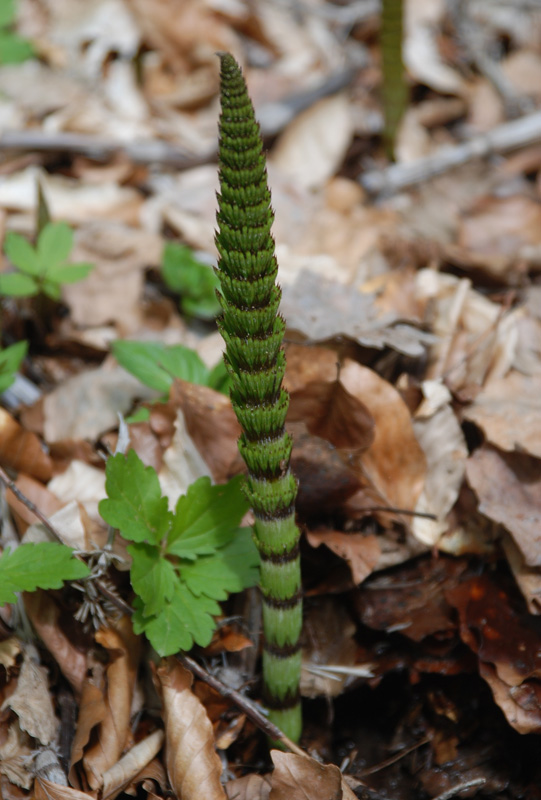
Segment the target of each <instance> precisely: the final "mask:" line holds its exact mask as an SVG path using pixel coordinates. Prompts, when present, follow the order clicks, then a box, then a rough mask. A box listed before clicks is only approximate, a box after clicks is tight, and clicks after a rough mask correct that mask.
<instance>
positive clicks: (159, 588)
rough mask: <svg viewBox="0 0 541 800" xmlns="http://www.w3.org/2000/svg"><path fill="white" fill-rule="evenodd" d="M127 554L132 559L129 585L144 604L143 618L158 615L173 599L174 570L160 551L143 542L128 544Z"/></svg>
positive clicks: (175, 581)
mask: <svg viewBox="0 0 541 800" xmlns="http://www.w3.org/2000/svg"><path fill="white" fill-rule="evenodd" d="M128 553H129V554H130V556H131V557H132V559H133V562H132V567H131V572H130V577H131V585H132V586H133V590H134V592H136V593H137V594H138V595H139V597H140V598H141V600H142V601H143V603H144V608H142V613H143V616H145V617H150V616H154V615H155V614H159V613H160V612H161V610H162V608H163V607H164V606H165V604H166V602H167V601H168V600H171V598H172V597H173V593H174V590H175V585H176V584H177V582H178V577H177V574H176V572H175V568H174V567H173V565H172V564H171V562H170V561H168V560H167V559H166V558H162V557H161V555H160V549H159V548H158V547H156V546H155V545H151V544H146V543H144V542H138V543H137V544H130V546H129V547H128Z"/></svg>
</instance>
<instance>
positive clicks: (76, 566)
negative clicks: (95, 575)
mask: <svg viewBox="0 0 541 800" xmlns="http://www.w3.org/2000/svg"><path fill="white" fill-rule="evenodd" d="M89 574H90V570H89V569H88V567H87V566H86V564H84V563H83V562H82V561H79V560H77V559H76V558H73V550H72V548H71V547H66V545H63V544H56V543H54V542H41V543H40V544H22V545H20V547H18V548H17V549H16V550H15V551H14V552H13V553H12V552H10V551H9V549H6V550H5V551H4V552H3V554H2V556H0V605H4V604H5V603H14V602H16V600H17V598H16V596H15V592H23V591H24V592H33V591H35V590H36V589H60V587H61V586H62V584H63V583H64V581H69V580H78V579H79V578H85V577H86V576H87V575H89Z"/></svg>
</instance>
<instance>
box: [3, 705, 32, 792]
mask: <svg viewBox="0 0 541 800" xmlns="http://www.w3.org/2000/svg"><path fill="white" fill-rule="evenodd" d="M31 742H32V740H31V738H30V736H29V735H28V734H27V733H26V732H25V731H22V730H21V728H20V725H19V722H18V720H17V718H16V717H15V719H14V720H13V722H12V723H11V725H10V726H9V729H8V731H7V735H6V733H5V731H2V742H1V743H0V774H1V775H5V776H6V778H8V780H10V781H11V783H14V784H15V785H16V786H20V787H21V788H23V789H30V787H31V786H32V783H33V781H34V776H33V774H32V772H31V767H30V764H31V759H32V747H31Z"/></svg>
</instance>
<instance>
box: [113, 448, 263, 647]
mask: <svg viewBox="0 0 541 800" xmlns="http://www.w3.org/2000/svg"><path fill="white" fill-rule="evenodd" d="M105 488H106V492H107V499H106V500H102V501H101V503H100V505H99V510H100V514H101V516H102V517H103V519H104V520H105V521H106V522H107V523H108V524H109V525H111V526H112V527H113V528H117V529H118V530H119V531H120V533H121V534H122V536H123V537H124V538H125V539H128V540H129V541H131V542H132V543H133V544H130V545H129V546H128V553H129V554H130V556H131V557H132V566H131V573H130V574H131V583H132V587H133V590H134V592H135V594H136V597H135V603H134V608H135V613H134V616H133V626H134V630H135V632H136V633H144V634H145V635H146V636H147V638H148V640H149V641H150V643H151V644H152V646H153V647H154V649H155V650H156V651H157V652H158V653H159V654H160V655H161V656H167V655H171V654H173V653H176V652H177V651H178V650H189V649H190V648H191V647H192V645H193V643H194V642H195V643H197V644H199V645H201V646H203V647H204V646H206V645H208V644H209V642H210V640H211V638H212V634H213V632H214V630H215V628H216V621H215V619H214V617H215V616H216V615H218V614H219V613H220V606H219V605H218V601H219V600H225V599H226V598H227V596H228V594H229V593H231V592H240V591H241V590H242V589H245V588H247V587H249V586H253V585H254V584H256V583H257V581H258V577H259V556H258V552H257V549H256V547H255V545H254V543H253V541H252V537H251V531H250V529H249V528H239V524H240V521H241V519H242V517H243V516H244V514H245V512H246V510H247V503H246V501H245V499H244V497H243V495H242V492H241V490H240V480H239V479H238V478H237V479H233V480H232V481H230V482H229V483H228V484H226V485H224V486H212V485H211V482H210V479H209V478H199V480H197V481H195V483H193V484H192V485H191V486H190V487H189V489H188V492H187V493H186V495H183V496H182V497H180V498H179V500H178V502H177V504H176V507H175V510H174V511H170V510H169V506H168V500H167V498H166V497H163V496H162V493H161V488H160V483H159V481H158V476H157V474H156V472H155V470H154V469H152V467H145V466H144V464H143V462H142V461H141V459H140V458H139V457H138V456H137V454H136V453H135V451H134V450H130V451H129V452H128V454H127V456H125V455H123V454H122V453H118V454H117V455H115V456H112V457H111V458H109V460H108V462H107V467H106V484H105Z"/></svg>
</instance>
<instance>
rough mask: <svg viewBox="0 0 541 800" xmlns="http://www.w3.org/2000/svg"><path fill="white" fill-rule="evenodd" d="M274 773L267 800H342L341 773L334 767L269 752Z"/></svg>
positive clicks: (298, 757)
mask: <svg viewBox="0 0 541 800" xmlns="http://www.w3.org/2000/svg"><path fill="white" fill-rule="evenodd" d="M271 758H272V761H273V763H274V772H273V773H272V776H271V785H272V789H271V791H270V794H269V800H322V799H323V798H325V800H342V797H343V794H342V773H341V772H340V770H339V769H338V767H337V766H335V765H334V764H320V763H319V761H315V760H314V759H313V758H310V757H309V756H298V755H295V754H294V753H282V752H280V751H279V750H271Z"/></svg>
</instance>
